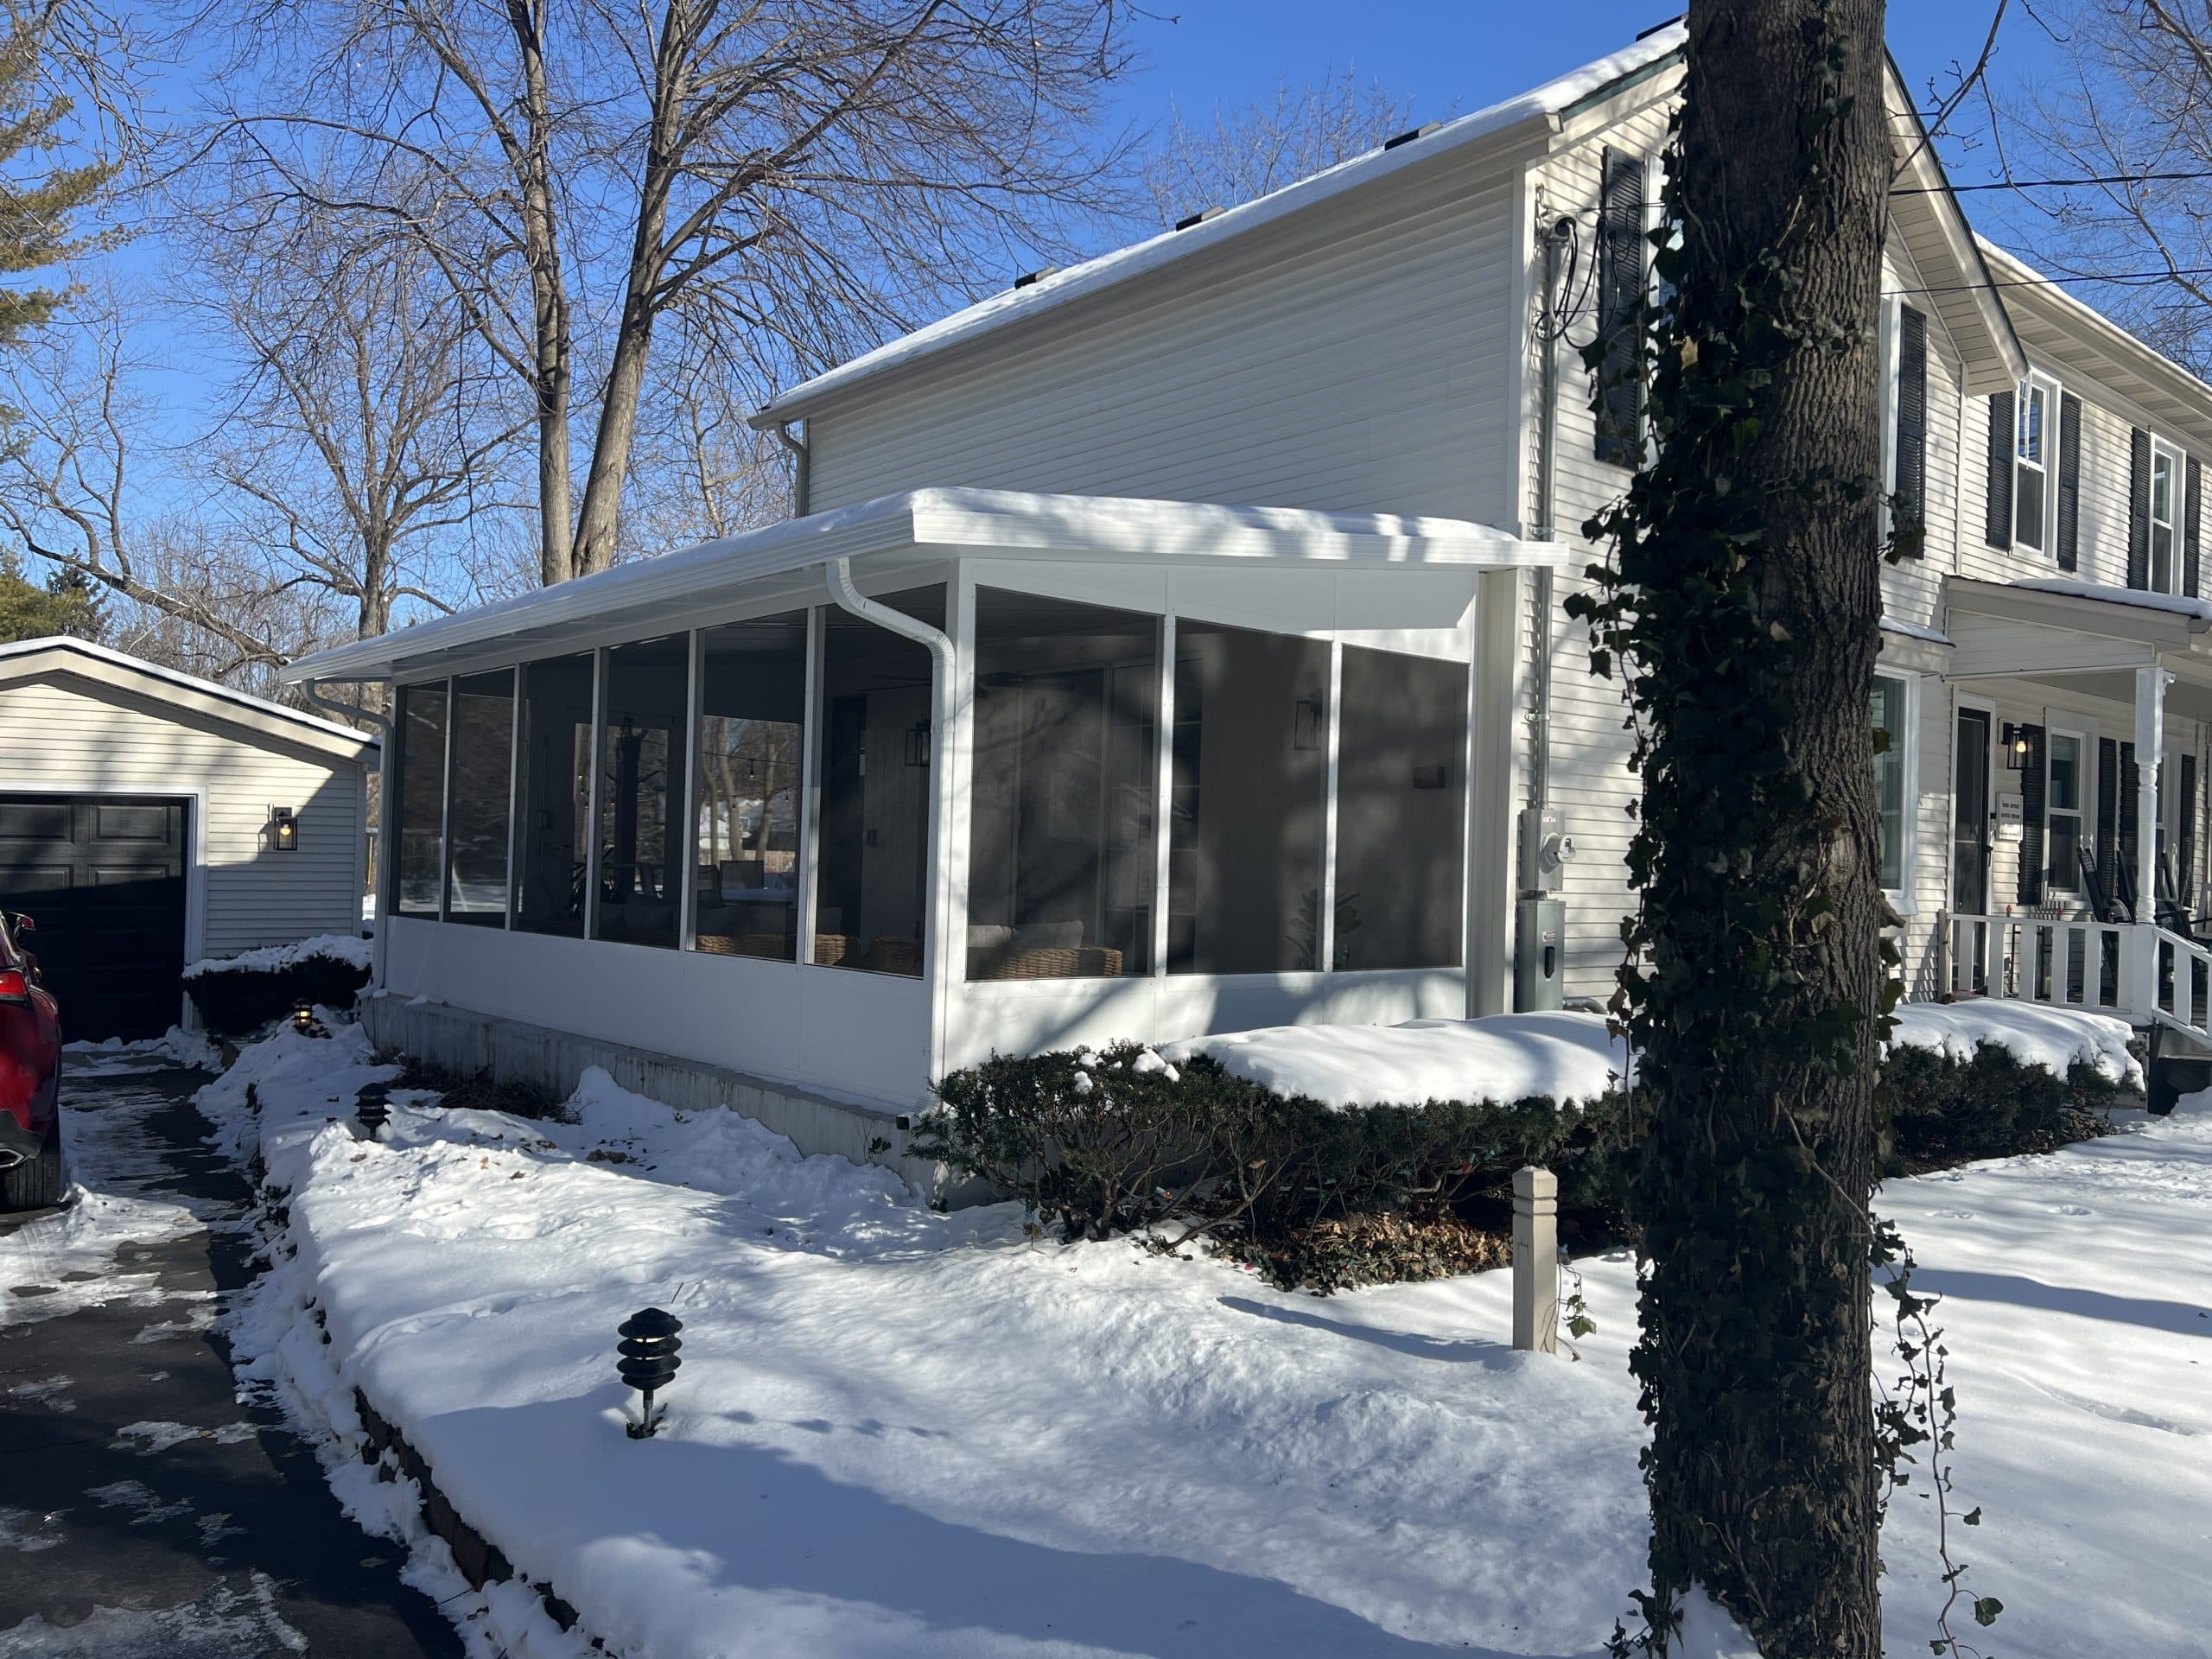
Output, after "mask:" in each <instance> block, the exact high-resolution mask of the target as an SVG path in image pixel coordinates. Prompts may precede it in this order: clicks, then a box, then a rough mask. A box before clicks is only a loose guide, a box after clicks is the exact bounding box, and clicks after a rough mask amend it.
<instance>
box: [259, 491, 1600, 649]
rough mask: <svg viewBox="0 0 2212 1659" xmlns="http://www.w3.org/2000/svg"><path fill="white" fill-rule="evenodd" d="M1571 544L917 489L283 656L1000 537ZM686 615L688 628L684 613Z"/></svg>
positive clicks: (1424, 551)
mask: <svg viewBox="0 0 2212 1659" xmlns="http://www.w3.org/2000/svg"><path fill="white" fill-rule="evenodd" d="M915 547H952V548H1000V549H1023V550H1033V551H1056V552H1062V553H1072V554H1083V555H1088V556H1094V557H1099V558H1104V559H1109V560H1114V559H1122V560H1131V561H1146V560H1151V559H1155V558H1173V559H1178V560H1182V559H1192V558H1205V557H1224V558H1236V557H1243V558H1267V557H1273V558H1305V559H1314V560H1324V561H1347V560H1357V561H1360V562H1363V563H1366V564H1369V565H1381V566H1390V565H1395V566H1410V567H1414V568H1423V567H1426V568H1432V569H1433V568H1435V567H1438V566H1459V567H1461V568H1467V567H1472V566H1478V565H1479V566H1489V567H1492V568H1497V567H1503V566H1508V565H1529V564H1558V563H1561V562H1563V561H1564V560H1565V559H1566V557H1567V543H1564V542H1529V541H1524V540H1522V539H1521V538H1520V537H1516V536H1515V535H1513V534H1512V533H1511V532H1510V531H1503V530H1497V529H1495V528H1493V527H1491V526H1490V525H1488V524H1473V523H1471V522H1470V521H1468V520H1466V519H1462V518H1423V517H1419V516H1416V515H1412V514H1406V513H1392V512H1319V511H1316V510H1313V509H1311V508H1306V507H1261V506H1235V505H1221V504H1217V503H1214V502H1205V501H1159V500H1147V499H1129V498H1123V497H1117V496H1096V495H1039V494H1034V493H1029V492H1027V491H1020V490H985V489H971V488H965V487H962V488H947V489H922V490H908V491H905V492H902V493H899V494H896V495H886V496H879V497H877V498H876V499H874V500H872V501H861V502H856V503H855V504H854V505H851V506H849V507H838V508H836V509H834V510H833V511H830V512H817V513H809V514H807V515H806V516H805V517H804V518H787V519H785V520H783V521H782V522H781V523H779V524H768V525H766V526H764V527H762V528H761V529H759V530H753V531H745V532H743V533H742V534H740V535H736V536H729V537H723V538H722V539H721V540H719V541H712V542H702V543H700V544H699V545H698V546H696V547H690V548H685V549H683V550H682V551H680V552H675V553H664V554H660V555H658V556H654V557H652V558H645V559H636V560H632V562H631V563H627V564H619V565H616V566H615V567H614V568H613V569H611V570H601V571H600V572H598V573H597V574H595V575H588V576H582V577H580V578H578V579H577V580H576V581H574V582H563V583H561V584H560V585H559V586H558V587H555V588H540V589H538V590H537V592H535V593H530V594H522V595H520V596H519V597H517V598H514V599H505V600H501V601H499V602H498V603H496V604H492V605H483V606H479V607H477V608H476V609H474V610H472V611H459V612H456V613H454V614H453V615H451V616H442V617H439V618H436V619H435V620H432V621H429V622H423V623H418V624H416V626H413V627H410V628H402V629H399V630H397V631H396V632H391V633H386V634H382V635H379V636H378V637H377V638H376V639H363V640H360V641H358V642H356V643H354V644H353V645H338V646H334V647H333V648H332V649H330V650H328V651H324V652H317V653H315V655H314V656H312V657H302V658H300V659H299V660H298V661H297V662H295V663H290V664H287V665H286V666H285V667H284V668H283V670H282V673H283V677H284V679H285V680H286V681H287V682H288V683H293V684H297V683H300V682H302V681H304V680H317V679H326V680H343V679H348V678H378V677H382V676H383V675H385V674H386V673H388V672H390V671H391V668H392V667H393V665H394V664H397V663H400V662H404V661H410V660H416V659H419V658H425V657H429V656H432V655H435V654H436V653H438V652H452V651H457V650H461V649H462V648H464V647H467V646H472V645H485V644H487V643H489V642H490V641H493V640H494V639H504V638H506V637H508V636H510V635H512V634H515V633H518V632H522V631H523V630H524V629H529V630H531V632H533V633H534V634H536V635H538V636H540V637H545V636H548V635H550V633H551V632H554V631H557V630H559V629H562V628H569V627H587V626H593V627H603V626H606V625H607V622H608V621H609V620H610V619H612V618H613V617H614V616H616V615H618V614H620V613H624V612H634V611H639V610H643V609H645V608H646V607H652V606H655V605H663V606H665V605H671V604H677V603H680V602H683V601H688V600H690V599H691V598H694V597H696V595H698V594H703V593H709V592H715V591H720V590H723V589H727V588H734V587H736V586H739V585H740V584H741V583H744V582H756V581H760V580H761V579H763V578H766V577H771V576H779V575H790V574H791V573H792V572H795V571H803V570H806V569H810V568H811V567H816V566H819V565H823V564H826V563H829V561H831V560H833V559H838V558H857V557H862V556H868V555H871V554H882V553H887V552H897V551H899V550H906V549H910V548H915ZM679 626H690V625H689V624H688V623H686V624H680V625H679Z"/></svg>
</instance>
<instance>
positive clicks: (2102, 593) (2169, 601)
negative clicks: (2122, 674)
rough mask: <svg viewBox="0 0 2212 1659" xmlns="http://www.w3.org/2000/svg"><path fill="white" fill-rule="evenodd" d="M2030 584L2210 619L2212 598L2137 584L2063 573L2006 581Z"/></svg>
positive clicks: (2016, 585)
mask: <svg viewBox="0 0 2212 1659" xmlns="http://www.w3.org/2000/svg"><path fill="white" fill-rule="evenodd" d="M2008 585H2009V586H2011V587H2014V588H2033V589H2034V590H2035V591H2036V592H2037V593H2042V594H2064V595H2065V596H2066V597H2067V598H2069V599H2094V600H2098V601H2102V602H2103V603H2105V604H2107V605H2132V606H2133V607H2135V608H2136V609H2137V610H2139V611H2164V612H2166V613H2169V614H2170V615H2173V616H2186V617H2189V618H2191V619H2192V620H2196V621H2198V622H2206V623H2212V600H2202V599H2189V598H2185V597H2183V595H2182V594H2153V593H2148V592H2145V590H2144V589H2142V588H2110V587H2107V586H2105V585H2103V584H2102V583H2100V582H2075V581H2072V580H2070V579H2069V578H2067V577H2064V576H2030V577H2027V578H2025V579H2024V580H2022V581H2019V582H2012V583H2009V584H2008Z"/></svg>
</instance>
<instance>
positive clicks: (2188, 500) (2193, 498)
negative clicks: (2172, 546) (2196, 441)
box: [2181, 455, 2204, 599]
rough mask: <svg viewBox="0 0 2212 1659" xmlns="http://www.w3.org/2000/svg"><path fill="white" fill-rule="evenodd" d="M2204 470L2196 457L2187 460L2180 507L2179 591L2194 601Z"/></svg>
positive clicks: (2200, 533)
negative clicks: (2185, 487)
mask: <svg viewBox="0 0 2212 1659" xmlns="http://www.w3.org/2000/svg"><path fill="white" fill-rule="evenodd" d="M2203 507H2204V468H2203V467H2202V465H2201V464H2199V462H2198V461H2197V459H2196V456H2195V455H2191V456H2190V458H2189V484H2188V490H2187V493H2186V494H2185V495H2184V496H2183V498H2182V506H2181V590H2182V593H2183V595H2184V596H2186V597H2187V598H2190V599H2195V598H2196V596H2197V593H2196V569H2197V567H2196V554H2197V547H2198V544H2199V543H2200V541H2201V540H2202V531H2203V524H2204V514H2203Z"/></svg>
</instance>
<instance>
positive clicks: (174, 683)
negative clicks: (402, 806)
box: [0, 639, 377, 1040]
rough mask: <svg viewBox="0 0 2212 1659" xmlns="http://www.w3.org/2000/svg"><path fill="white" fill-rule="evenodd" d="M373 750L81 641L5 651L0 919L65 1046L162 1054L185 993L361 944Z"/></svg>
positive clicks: (335, 727) (314, 722)
mask: <svg viewBox="0 0 2212 1659" xmlns="http://www.w3.org/2000/svg"><path fill="white" fill-rule="evenodd" d="M376 759H377V741H376V740H375V739H374V738H373V737H369V736H366V735H364V734H361V733H359V732H356V731H353V730H351V729H350V728H346V727H344V726H340V725H339V724H337V723H335V722H334V721H327V720H319V719H317V718H315V716H313V715H303V714H301V713H299V712H297V711H296V710H295V709H286V708H284V707H283V706H282V705H281V704H277V703H274V702H265V701H264V700H263V699H261V698H259V697H251V696H245V695H244V694H242V693H240V692H237V691H232V690H230V689H229V688H227V687H226V686H220V685H217V684H215V683H213V682H212V681H207V680H200V679H195V678H194V677H192V676H190V675H188V674H180V673H177V672H175V671H173V670H169V669H165V668H156V667H155V666H154V665H153V664H150V663H142V662H139V661H137V660H136V659H135V658H130V657H126V656H124V654H123V653H121V652H114V651H110V650H108V649H106V648H105V647H104V646H100V645H88V644H86V643H85V642H84V641H82V640H78V639H32V640H26V641H23V642H22V643H20V644H16V645H0V908H5V909H7V910H10V911H16V912H22V913H24V914H26V915H29V917H30V918H32V920H33V922H34V923H35V926H36V931H35V932H34V933H33V934H32V935H31V936H30V937H29V939H28V940H27V941H26V943H28V944H29V945H30V946H31V948H32V949H33V950H35V951H36V952H37V953H38V957H39V961H40V964H41V967H42V968H43V969H44V971H45V975H46V981H47V983H48V986H49V987H50V988H52V989H53V991H54V996H55V998H56V999H57V1000H58V1001H60V1005H61V1018H62V1024H63V1027H64V1029H65V1031H66V1033H67V1036H68V1037H69V1038H70V1039H72V1040H75V1039H79V1038H89V1039H94V1040H98V1039H102V1038H106V1037H124V1038H136V1037H149V1036H159V1035H160V1034H161V1033H162V1032H163V1031H166V1030H167V1029H168V1027H171V1026H173V1025H175V1024H176V1023H178V1021H179V1020H181V1018H182V1017H183V1008H184V1001H183V984H182V978H181V976H182V973H183V969H184V966H185V964H186V963H190V962H194V961H197V960H199V959H200V958H201V957H230V956H236V955H237V954H238V952H240V951H242V950H253V949H254V948H256V947H257V946H260V945H268V944H290V943H292V942H293V941H295V940H297V939H302V938H310V937H312V936H314V935H315V934H319V933H340V934H353V933H358V932H359V931H360V916H361V894H362V893H363V891H364V890H365V885H366V882H365V856H366V845H367V842H366V825H367V822H368V775H369V771H370V768H371V767H372V766H374V765H375V764H376Z"/></svg>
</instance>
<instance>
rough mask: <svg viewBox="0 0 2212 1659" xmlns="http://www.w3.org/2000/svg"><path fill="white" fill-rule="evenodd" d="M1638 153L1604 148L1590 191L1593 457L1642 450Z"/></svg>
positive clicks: (1626, 458) (1623, 463)
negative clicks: (1593, 208)
mask: <svg viewBox="0 0 2212 1659" xmlns="http://www.w3.org/2000/svg"><path fill="white" fill-rule="evenodd" d="M1643 172H1644V166H1643V156H1639V155H1637V154H1635V153H1634V152H1633V151H1630V150H1622V149H1611V148H1608V149H1606V151H1605V160H1604V163H1603V171H1602V174H1601V175H1600V179H1599V194H1598V334H1599V340H1600V341H1601V342H1602V344H1603V345H1604V346H1605V354H1604V356H1603V358H1602V359H1600V360H1599V365H1598V385H1597V397H1596V409H1597V416H1598V459H1599V460H1600V461H1611V462H1612V463H1613V464H1614V465H1615V466H1617V467H1633V466H1635V465H1636V464H1637V461H1638V459H1639V458H1640V457H1641V456H1642V454H1643V302H1644V285H1645V283H1644V260H1643V255H1644V250H1645V248H1646V247H1647V246H1648V244H1647V242H1646V241H1645V239H1644V226H1643Z"/></svg>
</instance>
